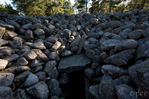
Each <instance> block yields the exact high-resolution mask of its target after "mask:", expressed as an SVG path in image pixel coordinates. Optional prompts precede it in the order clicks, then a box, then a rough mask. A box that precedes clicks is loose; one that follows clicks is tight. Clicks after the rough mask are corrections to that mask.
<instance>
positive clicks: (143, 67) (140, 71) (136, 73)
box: [128, 59, 149, 91]
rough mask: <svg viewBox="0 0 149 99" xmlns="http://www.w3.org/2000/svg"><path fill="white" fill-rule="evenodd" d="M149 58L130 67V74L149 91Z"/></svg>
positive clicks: (136, 82) (143, 88) (137, 83)
mask: <svg viewBox="0 0 149 99" xmlns="http://www.w3.org/2000/svg"><path fill="white" fill-rule="evenodd" d="M148 66H149V59H146V60H145V61H143V62H141V63H139V64H135V65H132V66H130V67H129V68H128V71H129V76H130V78H131V79H132V80H133V81H134V83H135V84H136V85H137V86H139V88H141V90H146V91H149V86H148V83H149V79H148V77H149V72H148V71H149V68H148Z"/></svg>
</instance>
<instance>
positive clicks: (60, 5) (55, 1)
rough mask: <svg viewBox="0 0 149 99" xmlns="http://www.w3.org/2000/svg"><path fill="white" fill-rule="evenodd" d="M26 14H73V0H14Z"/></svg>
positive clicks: (18, 7)
mask: <svg viewBox="0 0 149 99" xmlns="http://www.w3.org/2000/svg"><path fill="white" fill-rule="evenodd" d="M12 1H13V4H14V5H15V6H16V8H17V9H18V10H19V11H20V12H22V13H24V14H25V15H26V16H37V15H41V16H49V15H54V14H55V13H68V14H73V13H74V11H73V9H72V7H71V2H70V1H66V0H12Z"/></svg>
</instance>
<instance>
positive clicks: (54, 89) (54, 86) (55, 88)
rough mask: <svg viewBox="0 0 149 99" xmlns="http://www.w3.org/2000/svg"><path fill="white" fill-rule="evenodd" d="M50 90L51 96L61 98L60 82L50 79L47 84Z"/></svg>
mask: <svg viewBox="0 0 149 99" xmlns="http://www.w3.org/2000/svg"><path fill="white" fill-rule="evenodd" d="M47 85H48V88H49V96H54V95H55V96H59V95H60V88H59V82H58V81H57V80H56V79H54V78H52V79H49V80H48V82H47Z"/></svg>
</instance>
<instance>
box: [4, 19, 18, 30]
mask: <svg viewBox="0 0 149 99" xmlns="http://www.w3.org/2000/svg"><path fill="white" fill-rule="evenodd" d="M7 23H8V24H10V25H13V26H14V27H15V28H16V29H19V28H20V24H18V23H17V22H16V21H14V20H8V21H7Z"/></svg>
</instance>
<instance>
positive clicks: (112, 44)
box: [100, 39, 120, 51]
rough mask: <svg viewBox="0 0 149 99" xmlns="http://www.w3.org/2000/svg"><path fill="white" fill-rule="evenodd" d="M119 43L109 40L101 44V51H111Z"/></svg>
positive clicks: (118, 41)
mask: <svg viewBox="0 0 149 99" xmlns="http://www.w3.org/2000/svg"><path fill="white" fill-rule="evenodd" d="M119 43H120V40H115V39H109V40H106V41H104V42H102V43H101V46H100V48H101V50H104V51H108V50H111V49H113V48H114V47H115V46H116V45H117V44H119Z"/></svg>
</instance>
